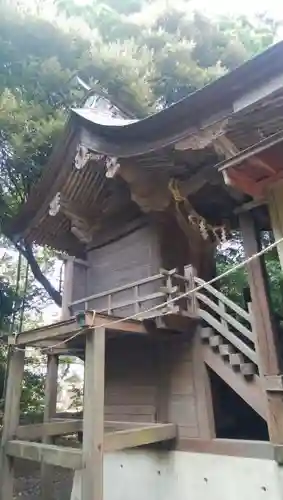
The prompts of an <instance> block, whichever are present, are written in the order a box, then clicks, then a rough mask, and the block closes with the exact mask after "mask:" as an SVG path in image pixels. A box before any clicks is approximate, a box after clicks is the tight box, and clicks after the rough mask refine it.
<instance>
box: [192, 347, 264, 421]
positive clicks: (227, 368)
mask: <svg viewBox="0 0 283 500" xmlns="http://www.w3.org/2000/svg"><path fill="white" fill-rule="evenodd" d="M202 352H203V360H204V362H205V364H206V365H207V366H208V367H209V368H210V369H211V370H213V371H214V372H215V373H216V374H217V375H218V376H219V377H220V378H222V380H224V382H225V383H226V384H227V385H229V387H231V389H232V390H233V391H235V392H236V393H237V394H238V396H240V397H241V398H242V399H243V400H244V401H245V402H246V403H247V404H248V405H249V406H250V407H251V408H252V409H253V410H254V411H256V412H257V413H258V414H259V415H260V416H261V417H262V418H263V419H264V420H266V419H267V416H266V414H267V407H266V404H265V402H266V394H265V392H264V390H263V388H262V384H261V381H260V378H259V376H258V375H255V376H254V377H253V379H252V380H251V381H247V380H246V379H245V378H244V377H242V376H241V374H240V373H237V372H235V371H234V370H233V368H232V367H231V365H229V364H228V363H226V362H225V361H224V360H223V359H222V357H221V356H220V355H219V353H217V352H215V351H213V350H212V349H211V347H210V346H209V345H207V344H202Z"/></svg>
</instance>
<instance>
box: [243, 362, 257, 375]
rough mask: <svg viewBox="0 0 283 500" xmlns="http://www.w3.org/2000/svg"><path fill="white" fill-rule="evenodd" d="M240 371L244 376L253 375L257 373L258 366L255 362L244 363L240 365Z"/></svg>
mask: <svg viewBox="0 0 283 500" xmlns="http://www.w3.org/2000/svg"><path fill="white" fill-rule="evenodd" d="M240 372H241V374H242V375H244V377H252V376H253V375H255V374H256V366H255V365H254V364H253V363H243V364H241V365H240Z"/></svg>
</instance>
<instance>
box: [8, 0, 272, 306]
mask: <svg viewBox="0 0 283 500" xmlns="http://www.w3.org/2000/svg"><path fill="white" fill-rule="evenodd" d="M51 7H52V9H53V10H52V9H51ZM48 8H50V12H49V11H48V16H47V11H45V10H44V6H43V4H42V2H41V3H36V2H34V3H33V4H32V5H31V6H30V7H29V6H27V5H26V6H23V5H21V4H20V2H7V1H5V0H1V2H0V68H1V70H0V130H1V133H0V176H1V179H0V224H1V227H2V231H3V233H4V234H5V236H6V237H7V238H8V239H9V240H10V242H11V243H12V244H14V245H15V247H16V249H17V250H18V251H19V252H20V253H21V254H22V255H23V256H24V257H25V258H26V259H27V261H28V263H29V265H30V269H31V272H32V273H33V275H34V277H35V278H36V280H38V281H39V282H40V283H41V284H42V286H43V287H44V289H45V290H46V291H47V293H48V294H49V296H50V297H51V298H52V300H54V301H55V302H56V303H57V304H58V305H60V304H61V296H60V293H59V291H58V290H57V289H56V287H55V286H54V285H53V284H52V283H51V282H50V280H49V279H47V278H46V274H45V270H44V269H43V268H42V265H41V262H39V261H38V258H37V257H38V252H37V251H36V249H34V248H33V247H32V246H31V245H29V244H28V243H27V242H26V241H24V240H23V239H22V238H16V237H15V235H11V234H9V231H8V230H7V227H8V224H7V221H8V220H9V219H10V218H11V217H13V216H14V214H15V213H16V212H17V211H18V209H19V206H20V204H21V203H23V202H24V201H25V200H26V198H27V196H28V194H29V191H30V188H31V186H32V185H33V184H34V183H35V182H36V180H37V179H38V177H39V176H40V174H41V172H42V169H43V167H44V165H45V164H46V162H47V159H48V156H49V154H50V151H51V148H52V146H53V144H54V140H55V137H57V136H58V132H59V131H60V130H61V129H62V126H63V123H64V121H65V119H66V116H67V113H68V109H69V108H70V107H71V106H73V105H76V104H77V103H78V102H80V101H81V99H82V98H83V94H84V92H82V89H80V88H78V85H77V80H76V76H77V75H79V76H80V77H81V78H82V79H83V80H86V81H87V82H88V83H89V84H90V86H91V87H93V88H94V89H95V91H96V92H97V93H98V94H99V93H100V92H104V93H105V94H106V95H108V96H109V98H110V99H111V100H113V101H114V102H118V103H119V104H120V105H121V106H122V107H124V108H125V109H127V110H128V111H129V112H131V113H132V114H133V115H135V116H137V117H142V116H145V115H146V114H148V113H150V112H152V111H154V110H156V109H160V107H164V106H167V105H169V104H171V103H172V102H175V101H177V100H178V99H180V98H182V97H184V96H185V95H187V94H188V93H190V92H193V91H195V90H196V89H198V88H200V87H202V86H203V85H205V84H207V83H209V82H210V81H211V80H213V79H215V78H217V77H218V76H220V75H222V74H223V73H225V72H226V71H229V70H230V69H232V68H234V67H235V66H237V65H238V64H240V63H241V62H243V61H244V60H245V59H247V58H249V57H251V56H252V55H254V54H255V53H257V52H258V51H260V50H262V49H264V48H265V47H266V46H268V45H269V44H270V43H272V41H273V40H274V37H275V35H276V29H277V26H276V24H275V23H274V22H273V21H271V20H268V19H264V18H260V19H258V20H257V21H256V22H251V21H249V20H248V19H246V18H245V17H243V16H242V17H240V18H221V19H215V20H211V19H207V18H205V17H204V16H203V15H202V14H200V13H193V12H190V3H189V1H188V2H183V5H182V6H181V7H175V6H174V2H170V1H168V2H167V5H166V7H165V8H163V9H160V8H159V2H157V1H154V0H153V1H146V0H144V1H142V0H118V1H116V0H115V1H114V0H105V1H103V2H100V1H98V0H92V1H90V2H89V3H88V4H87V5H84V6H82V5H78V4H76V3H75V2H74V1H73V0H57V2H56V5H55V8H56V9H57V11H55V10H54V5H53V6H50V5H49V4H48ZM52 16H53V17H52Z"/></svg>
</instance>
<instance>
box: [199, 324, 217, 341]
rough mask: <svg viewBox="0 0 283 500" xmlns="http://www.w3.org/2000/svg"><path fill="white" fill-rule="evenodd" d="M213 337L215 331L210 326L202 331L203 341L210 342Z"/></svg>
mask: <svg viewBox="0 0 283 500" xmlns="http://www.w3.org/2000/svg"><path fill="white" fill-rule="evenodd" d="M213 335H214V331H213V329H212V328H210V327H209V326H206V327H204V328H202V329H201V332H200V337H201V339H202V340H209V339H210V337H212V336H213Z"/></svg>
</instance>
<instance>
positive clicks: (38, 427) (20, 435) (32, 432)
mask: <svg viewBox="0 0 283 500" xmlns="http://www.w3.org/2000/svg"><path fill="white" fill-rule="evenodd" d="M82 427H83V421H82V419H79V420H62V421H61V422H60V421H51V422H47V423H43V424H31V425H20V426H19V427H18V428H17V432H16V434H15V436H16V438H17V439H19V440H24V441H28V440H31V441H33V440H37V439H41V438H42V437H43V438H47V437H51V436H52V437H54V436H66V435H68V434H75V433H77V432H79V431H81V430H82ZM43 442H46V439H44V441H43Z"/></svg>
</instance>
